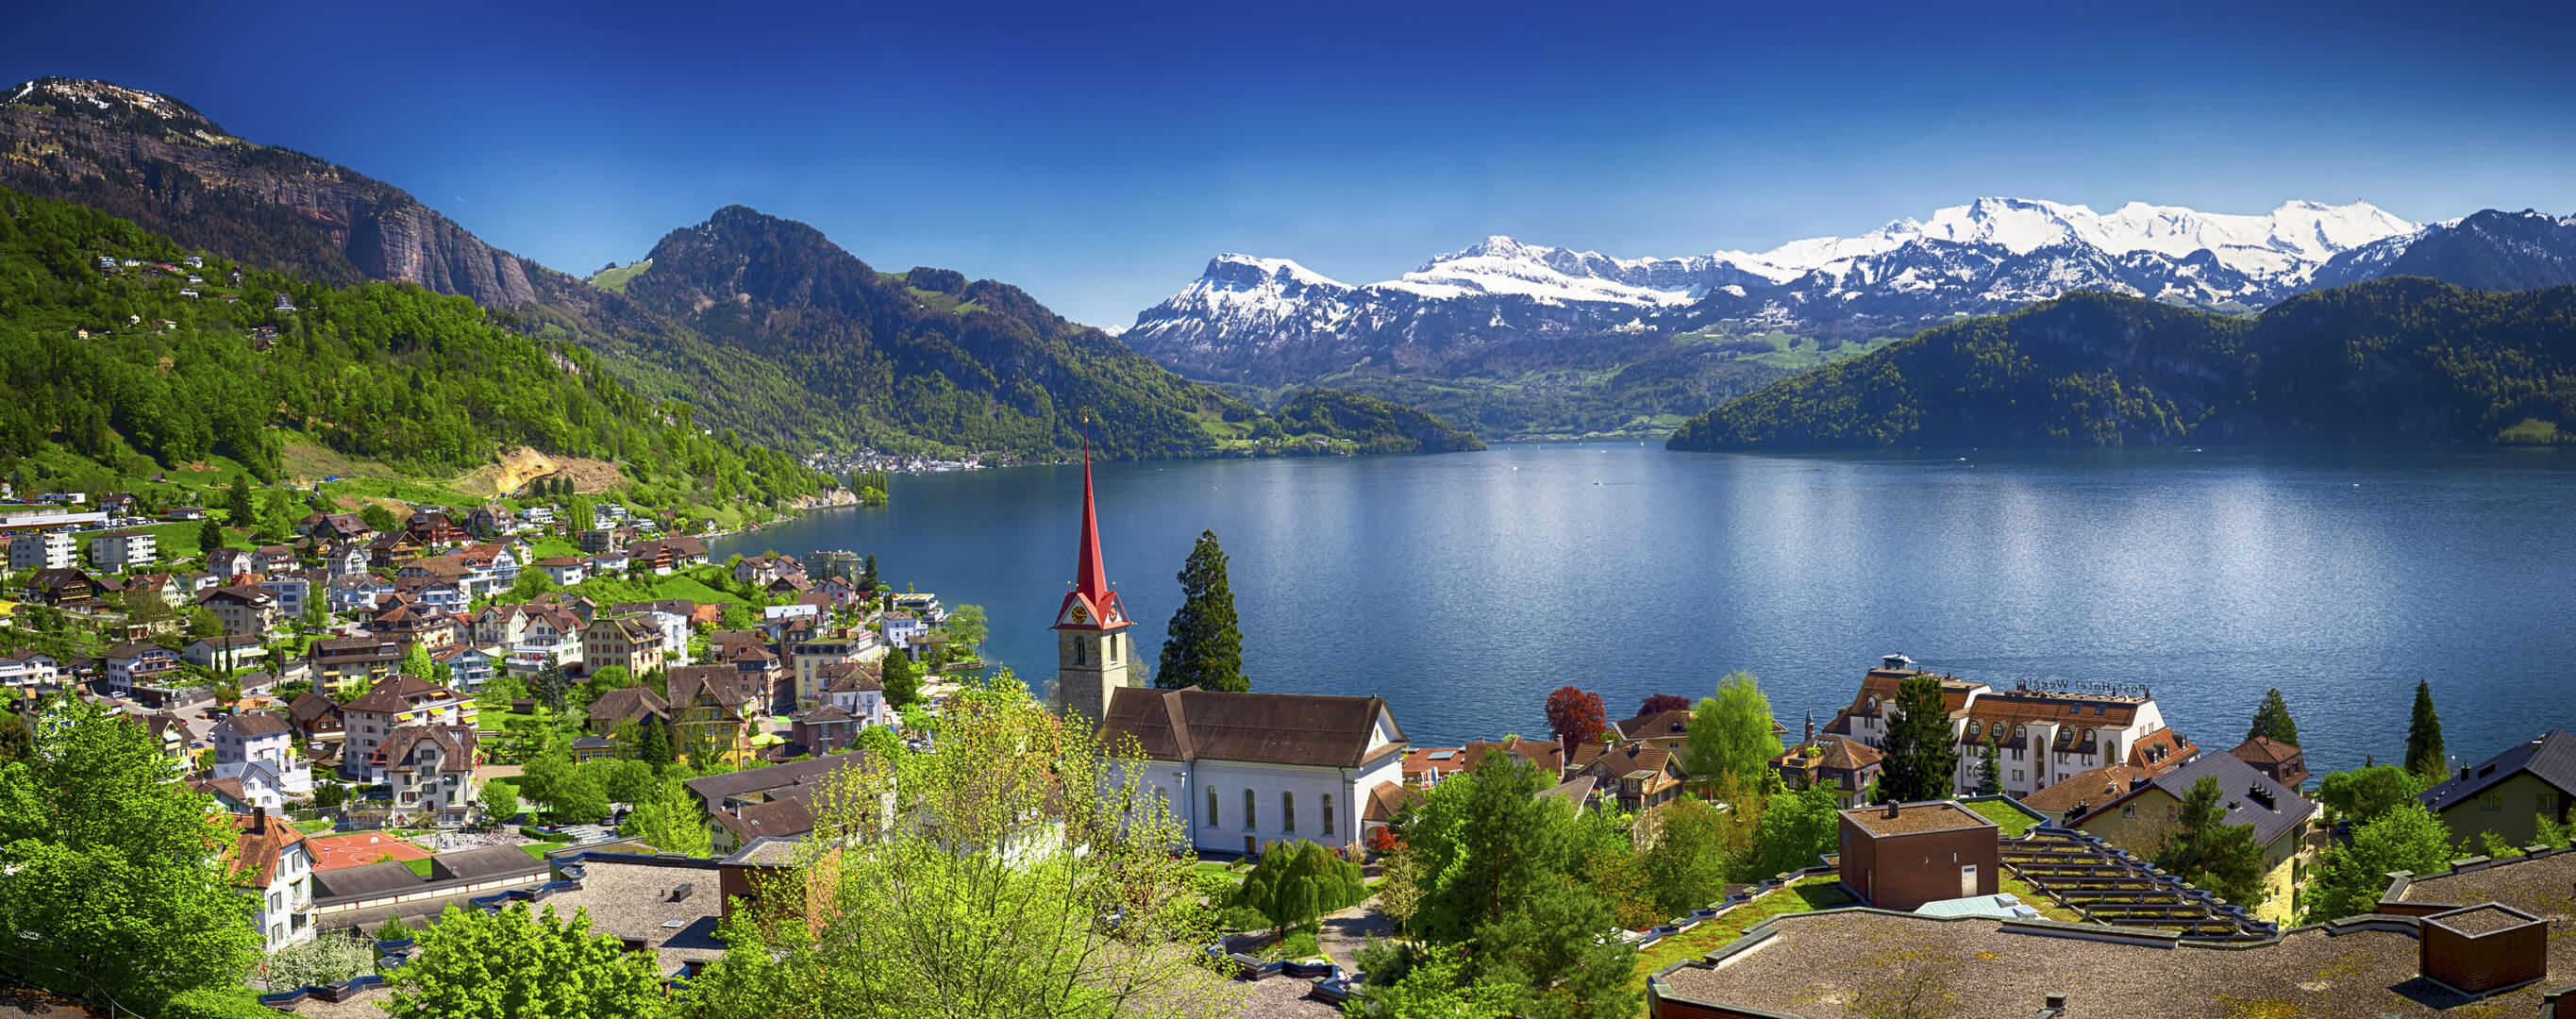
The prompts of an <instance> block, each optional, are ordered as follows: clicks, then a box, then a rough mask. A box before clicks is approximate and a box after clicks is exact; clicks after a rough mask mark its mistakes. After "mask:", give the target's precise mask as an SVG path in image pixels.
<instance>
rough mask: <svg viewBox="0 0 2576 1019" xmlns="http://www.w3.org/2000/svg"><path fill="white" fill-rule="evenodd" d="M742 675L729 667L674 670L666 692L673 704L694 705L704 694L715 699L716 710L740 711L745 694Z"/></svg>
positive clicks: (699, 667) (689, 667) (668, 680)
mask: <svg viewBox="0 0 2576 1019" xmlns="http://www.w3.org/2000/svg"><path fill="white" fill-rule="evenodd" d="M741 675H742V674H741V673H740V672H738V671H736V670H735V669H734V668H733V667H731V666H727V665H690V666H683V667H681V668H677V669H673V670H671V672H670V675H669V676H668V677H667V678H666V680H665V682H664V683H663V689H666V690H669V691H671V698H670V701H669V703H671V704H678V705H681V706H683V707H686V706H688V705H690V704H694V703H696V702H697V699H698V694H699V692H700V691H704V692H705V693H706V694H707V696H710V697H713V698H715V701H716V706H718V707H725V708H738V707H741V706H742V691H741V690H740V689H739V688H738V684H740V682H741Z"/></svg>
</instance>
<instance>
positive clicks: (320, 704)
mask: <svg viewBox="0 0 2576 1019" xmlns="http://www.w3.org/2000/svg"><path fill="white" fill-rule="evenodd" d="M286 722H287V724H288V725H290V726H293V727H294V729H295V731H296V732H297V733H299V734H301V735H303V737H304V738H305V739H308V740H313V739H322V738H324V736H325V735H326V734H327V735H328V736H329V737H330V738H333V739H337V738H339V737H340V735H341V734H342V731H343V730H342V726H343V725H344V723H343V722H342V721H341V718H340V705H339V703H338V702H337V701H333V700H332V699H331V698H329V697H327V696H324V695H323V694H322V693H321V692H320V691H316V690H307V691H305V692H303V693H300V694H297V695H296V696H295V699H294V700H293V701H290V702H288V703H287V705H286Z"/></svg>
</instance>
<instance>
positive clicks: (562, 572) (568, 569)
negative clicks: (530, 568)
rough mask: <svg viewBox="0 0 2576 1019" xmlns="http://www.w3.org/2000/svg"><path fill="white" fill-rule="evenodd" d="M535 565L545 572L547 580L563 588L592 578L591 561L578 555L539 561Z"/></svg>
mask: <svg viewBox="0 0 2576 1019" xmlns="http://www.w3.org/2000/svg"><path fill="white" fill-rule="evenodd" d="M533 565H535V566H536V568H537V569H540V570H543V571H545V574H546V579H548V580H551V581H554V582H555V583H556V585H558V586H561V587H571V586H573V585H574V584H578V583H581V582H582V581H583V580H585V579H587V578H588V577H589V576H590V561H589V560H587V559H583V558H582V557H580V556H577V555H559V556H554V557H551V558H547V559H539V560H537V561H536V562H535V563H534V564H533Z"/></svg>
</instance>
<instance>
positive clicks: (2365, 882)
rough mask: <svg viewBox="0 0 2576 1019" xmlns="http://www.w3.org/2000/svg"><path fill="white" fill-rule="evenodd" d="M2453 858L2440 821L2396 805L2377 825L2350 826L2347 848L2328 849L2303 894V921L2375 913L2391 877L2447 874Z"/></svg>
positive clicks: (2420, 808) (2415, 807)
mask: <svg viewBox="0 0 2576 1019" xmlns="http://www.w3.org/2000/svg"><path fill="white" fill-rule="evenodd" d="M2454 855H2455V854H2454V853H2453V851H2452V848H2451V829H2450V828H2449V827H2447V826H2445V825H2443V824H2442V819H2441V818H2438V817H2434V816H2433V813H2432V812H2431V811H2429V810H2426V809H2424V805H2423V804H2420V803H2415V802H2412V801H2408V802H2405V803H2400V804H2398V805H2397V806H2395V807H2391V808H2389V810H2388V811H2387V812H2386V813H2383V814H2381V815H2379V818H2378V819H2377V820H2374V821H2371V822H2370V823H2368V824H2363V825H2358V826H2356V827H2354V828H2353V832H2352V844H2351V845H2348V846H2328V847H2327V848H2326V852H2325V857H2324V858H2323V859H2322V860H2320V861H2318V866H2317V879H2316V881H2314V882H2313V883H2311V884H2310V885H2309V886H2308V890H2307V893H2306V895H2305V898H2306V900H2307V916H2306V920H2307V922H2309V923H2322V922H2324V921H2327V920H2338V919H2342V918H2343V917H2347V916H2360V915H2362V914H2365V913H2375V912H2378V911H2379V908H2378V903H2379V896H2380V895H2381V894H2382V893H2384V892H2386V891H2387V890H2388V875H2389V874H2390V873H2392V872H2394V871H2401V870H2403V871H2409V872H2412V873H2416V874H2429V873H2431V872H2433V871H2437V870H2447V869H2449V867H2450V866H2451V860H2452V858H2453V856H2454Z"/></svg>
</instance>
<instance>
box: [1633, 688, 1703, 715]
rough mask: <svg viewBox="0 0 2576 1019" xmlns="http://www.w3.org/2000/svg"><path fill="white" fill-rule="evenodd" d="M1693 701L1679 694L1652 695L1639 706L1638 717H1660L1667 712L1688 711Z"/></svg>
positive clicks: (1648, 695)
mask: <svg viewBox="0 0 2576 1019" xmlns="http://www.w3.org/2000/svg"><path fill="white" fill-rule="evenodd" d="M1690 708H1691V699H1690V698H1688V697H1684V696H1682V695H1680V694H1677V693H1650V694H1647V695H1646V699H1645V700H1644V701H1643V702H1641V703H1639V704H1638V705H1637V717H1639V718H1643V717H1645V716H1647V715H1660V714H1663V713H1664V712H1667V711H1688V710H1690Z"/></svg>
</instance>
